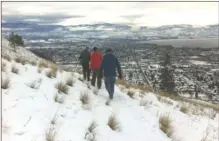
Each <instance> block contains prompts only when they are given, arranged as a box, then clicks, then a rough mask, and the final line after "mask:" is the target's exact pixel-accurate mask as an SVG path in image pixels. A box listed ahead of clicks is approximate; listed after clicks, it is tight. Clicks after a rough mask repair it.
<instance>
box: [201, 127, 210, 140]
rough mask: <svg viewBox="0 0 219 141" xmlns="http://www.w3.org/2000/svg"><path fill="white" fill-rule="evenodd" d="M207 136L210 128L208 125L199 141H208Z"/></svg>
mask: <svg viewBox="0 0 219 141" xmlns="http://www.w3.org/2000/svg"><path fill="white" fill-rule="evenodd" d="M209 134H210V127H209V125H208V127H207V128H206V130H205V133H204V135H203V137H202V139H201V141H210V140H207V138H208V136H209Z"/></svg>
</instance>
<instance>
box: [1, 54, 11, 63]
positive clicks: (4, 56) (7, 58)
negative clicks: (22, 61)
mask: <svg viewBox="0 0 219 141" xmlns="http://www.w3.org/2000/svg"><path fill="white" fill-rule="evenodd" d="M2 58H4V59H5V60H7V61H9V62H11V57H10V56H9V55H7V54H2Z"/></svg>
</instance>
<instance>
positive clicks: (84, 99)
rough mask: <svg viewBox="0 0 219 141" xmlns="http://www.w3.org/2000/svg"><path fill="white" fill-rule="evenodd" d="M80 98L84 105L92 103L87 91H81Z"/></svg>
mask: <svg viewBox="0 0 219 141" xmlns="http://www.w3.org/2000/svg"><path fill="white" fill-rule="evenodd" d="M80 100H81V102H82V104H83V105H88V104H89V103H90V97H89V94H88V93H87V92H83V93H81V95H80Z"/></svg>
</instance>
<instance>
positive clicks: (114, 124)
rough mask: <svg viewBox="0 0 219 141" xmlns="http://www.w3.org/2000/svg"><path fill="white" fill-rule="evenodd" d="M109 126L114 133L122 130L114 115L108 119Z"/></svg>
mask: <svg viewBox="0 0 219 141" xmlns="http://www.w3.org/2000/svg"><path fill="white" fill-rule="evenodd" d="M108 126H109V127H110V128H111V129H112V130H114V131H116V130H120V125H119V122H118V120H117V119H116V115H114V114H112V115H111V116H110V117H109V118H108Z"/></svg>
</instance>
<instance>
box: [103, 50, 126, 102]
mask: <svg viewBox="0 0 219 141" xmlns="http://www.w3.org/2000/svg"><path fill="white" fill-rule="evenodd" d="M116 69H117V71H118V73H119V76H118V77H119V79H122V71H121V66H120V63H119V61H118V59H117V58H116V57H115V56H114V55H113V52H112V49H107V50H106V54H105V55H104V57H103V60H102V63H101V66H100V72H101V74H103V73H104V82H105V87H106V90H107V91H108V93H109V98H110V100H112V99H113V94H114V85H115V82H116Z"/></svg>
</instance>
